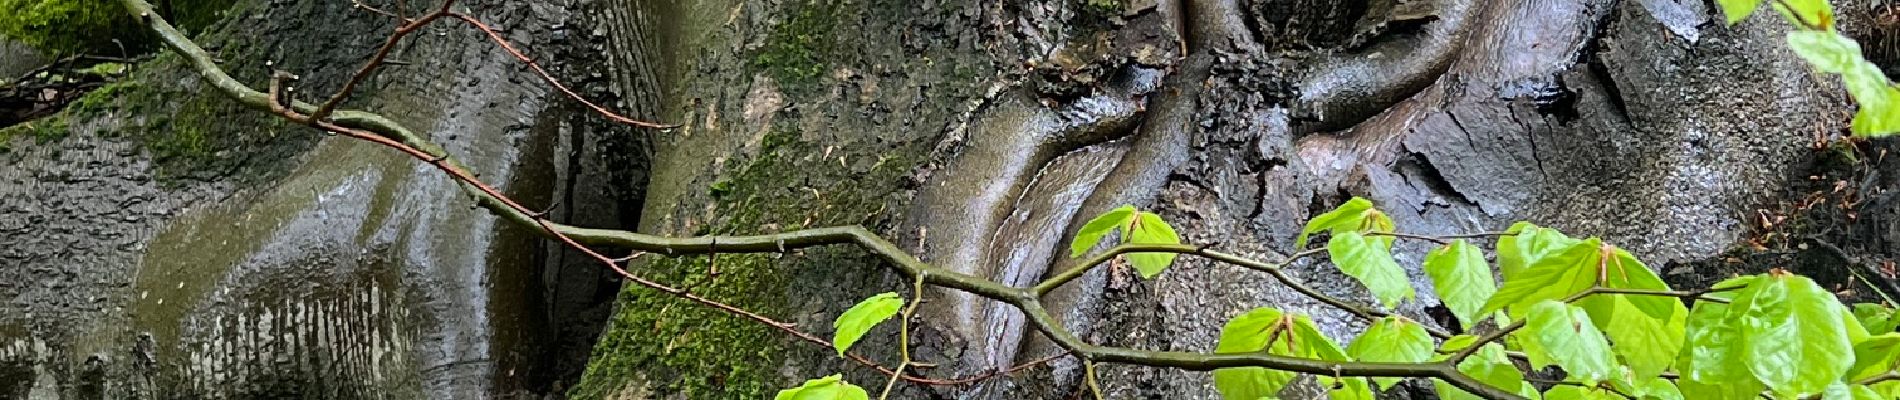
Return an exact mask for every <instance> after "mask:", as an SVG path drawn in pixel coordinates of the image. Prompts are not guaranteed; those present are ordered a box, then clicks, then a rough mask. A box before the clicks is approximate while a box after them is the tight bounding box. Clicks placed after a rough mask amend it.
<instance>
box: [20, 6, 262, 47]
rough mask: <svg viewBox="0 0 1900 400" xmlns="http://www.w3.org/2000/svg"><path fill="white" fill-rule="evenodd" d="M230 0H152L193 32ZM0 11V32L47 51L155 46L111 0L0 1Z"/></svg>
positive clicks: (219, 15) (213, 19)
mask: <svg viewBox="0 0 1900 400" xmlns="http://www.w3.org/2000/svg"><path fill="white" fill-rule="evenodd" d="M234 1H235V0H164V1H155V2H154V3H155V4H157V5H159V12H160V13H162V14H165V15H166V16H167V19H168V20H170V21H171V22H172V23H173V24H176V25H177V26H179V27H180V28H181V29H185V30H186V31H195V30H198V29H202V28H204V27H206V26H209V25H211V23H213V22H216V21H217V20H218V19H219V18H222V17H223V15H224V12H225V11H226V10H228V9H230V7H231V5H232V4H233V3H234ZM0 10H6V11H5V12H0V36H5V37H7V38H9V39H13V40H16V41H19V42H21V43H25V44H26V45H28V46H32V47H33V48H36V49H39V50H40V51H43V52H47V53H54V54H77V53H89V54H103V55H115V56H116V55H120V54H122V53H124V52H132V53H142V52H144V51H145V50H150V49H152V48H153V46H152V45H153V41H152V37H151V35H149V34H148V33H146V32H145V30H144V29H143V28H142V27H140V26H139V25H138V21H136V20H134V19H133V18H132V16H131V15H130V14H127V13H126V12H125V8H124V7H121V6H120V5H119V4H118V2H117V1H114V0H0ZM115 39H117V43H115V42H114V40H115ZM121 44H123V45H124V46H125V47H124V48H121V47H120V45H121Z"/></svg>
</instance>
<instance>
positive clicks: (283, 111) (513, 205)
mask: <svg viewBox="0 0 1900 400" xmlns="http://www.w3.org/2000/svg"><path fill="white" fill-rule="evenodd" d="M121 3H122V4H124V5H125V7H126V9H127V11H128V12H130V13H131V14H132V15H134V16H136V17H138V18H139V19H140V21H141V22H142V23H144V24H145V25H146V27H147V28H149V29H151V30H152V31H153V32H154V33H156V34H157V35H158V36H159V38H160V40H161V41H162V42H163V43H165V45H166V46H167V47H169V48H171V49H172V50H174V51H177V52H179V53H180V54H181V55H182V56H183V57H184V58H185V59H186V60H187V61H188V62H189V63H190V64H191V66H192V68H194V69H195V70H196V71H197V72H198V73H199V74H200V75H201V76H203V77H204V78H205V79H206V81H208V82H209V83H210V84H211V85H212V87H215V88H217V89H218V90H219V91H220V92H223V93H224V94H226V95H228V96H230V97H232V98H233V99H234V100H237V101H238V102H239V103H240V104H243V105H245V106H247V107H251V108H254V109H259V110H263V111H268V112H271V113H273V114H276V115H278V116H280V117H283V118H285V119H288V120H291V121H295V122H299V123H304V124H308V125H310V126H312V127H315V128H317V129H321V130H323V131H326V132H331V133H335V134H338V135H343V136H347V137H350V138H354V139H359V140H364V141H369V142H372V143H376V144H379V145H382V146H385V147H389V148H392V149H395V150H397V151H400V152H403V153H404V154H407V155H409V156H411V157H414V158H416V159H418V160H423V161H425V162H427V163H428V164H429V165H431V166H433V167H435V168H436V169H438V170H441V171H442V172H443V173H445V174H448V175H449V176H450V177H451V178H453V179H454V180H455V181H456V182H457V183H458V186H460V187H461V188H462V189H463V190H464V191H465V192H467V193H468V194H469V195H470V196H472V197H474V199H475V200H476V203H477V205H479V206H481V207H483V208H486V209H488V210H489V211H490V212H492V213H494V214H496V215H498V216H500V217H502V218H503V219H505V220H508V221H510V222H512V223H516V224H520V225H526V226H534V227H538V228H540V230H539V231H540V232H541V233H542V234H543V235H545V236H549V237H551V238H554V239H556V240H559V241H560V242H562V243H563V244H565V245H567V246H568V247H570V248H573V249H574V250H577V251H580V252H582V253H585V254H587V255H588V256H589V257H593V258H594V259H595V260H598V261H600V262H601V263H602V264H603V265H605V266H607V267H608V268H610V269H612V270H613V271H614V272H615V273H617V274H620V275H621V276H622V277H623V278H626V279H627V280H629V281H632V282H634V283H635V284H637V285H640V286H643V287H646V288H649V289H653V290H658V291H661V292H664V293H667V294H669V295H673V296H676V297H680V298H684V299H687V300H689V301H692V302H695V303H699V304H700V305H704V306H707V307H711V308H714V309H718V310H720V311H723V312H725V313H728V314H732V315H735V316H739V317H742V318H745V319H750V320H753V321H757V322H759V323H762V324H765V325H768V326H771V327H773V328H776V329H779V330H781V331H784V332H786V333H788V334H791V335H792V336H794V337H797V338H799V339H801V340H804V341H807V342H811V343H815V344H820V345H823V346H827V347H829V346H830V342H828V341H826V340H824V339H822V338H819V337H817V336H814V335H812V334H810V333H806V332H804V331H800V330H798V329H796V328H795V327H794V326H793V325H792V324H790V323H786V322H780V321H778V320H775V319H772V318H770V317H767V316H764V315H761V314H757V313H754V312H751V311H747V310H744V309H741V308H738V307H734V306H731V305H728V304H725V303H721V302H718V301H715V300H712V299H707V298H704V297H701V296H699V295H696V294H693V293H690V292H687V291H685V290H683V289H680V288H676V287H672V286H667V285H665V284H661V283H659V282H656V281H652V280H648V279H646V278H643V277H641V276H639V275H635V274H632V273H630V272H628V271H627V270H626V269H624V268H621V267H620V266H619V263H618V262H617V261H616V260H617V259H615V258H609V257H607V256H605V255H602V254H601V253H599V252H598V251H595V250H593V249H591V248H589V247H588V246H587V245H589V244H593V245H614V246H620V247H626V248H630V249H633V250H637V251H652V252H662V253H666V254H705V253H711V252H727V253H772V252H785V251H788V249H797V248H803V247H812V246H821V245H834V244H856V245H858V246H859V247H862V248H864V249H865V250H866V251H868V252H871V253H873V254H876V255H878V256H880V257H881V258H883V259H885V260H886V261H887V262H889V267H890V268H892V269H894V270H896V271H897V272H899V273H902V274H905V275H907V276H910V277H913V278H914V279H915V280H916V281H917V282H922V283H923V284H929V285H933V286H939V287H945V288H949V289H954V290H958V291H962V292H967V293H971V294H975V295H978V296H981V297H985V298H988V299H991V300H995V301H1000V302H1003V303H1006V304H1009V305H1011V306H1014V307H1015V308H1017V309H1019V310H1021V311H1022V312H1023V314H1024V315H1025V316H1027V319H1028V320H1029V321H1030V322H1031V324H1032V325H1034V326H1035V328H1036V329H1037V330H1038V331H1040V332H1042V333H1043V334H1044V335H1046V336H1048V337H1049V338H1050V339H1051V340H1053V341H1054V342H1056V343H1057V344H1058V345H1059V346H1061V347H1062V348H1064V349H1067V350H1068V351H1069V352H1071V353H1073V354H1074V355H1077V356H1079V357H1081V358H1082V359H1083V360H1084V362H1085V364H1090V363H1093V362H1097V361H1099V362H1115V363H1125V364H1134V365H1145V366H1154V367H1169V368H1179V369H1186V370H1197V371H1204V370H1212V369H1218V368H1229V367H1264V368H1270V369H1275V370H1282V371H1291V372H1301V373H1310V374H1325V375H1333V376H1393V377H1431V378H1439V379H1443V380H1445V381H1446V382H1447V383H1450V384H1451V385H1453V386H1456V387H1458V388H1460V389H1464V390H1465V391H1467V392H1471V393H1474V394H1477V395H1479V396H1481V397H1484V398H1487V399H1521V398H1522V397H1520V396H1518V395H1516V394H1514V393H1511V392H1508V391H1504V390H1502V389H1500V388H1496V387H1492V386H1489V385H1486V384H1484V383H1482V382H1479V381H1478V380H1476V379H1474V378H1472V377H1471V376H1469V375H1465V374H1464V373H1462V372H1460V371H1458V370H1457V369H1456V368H1455V367H1454V365H1455V361H1456V360H1453V361H1452V362H1436V363H1377V362H1340V361H1325V360H1317V359H1309V358H1299V357H1285V356H1277V355H1271V354H1261V353H1254V354H1209V353H1192V352H1177V351H1149V350H1138V349H1132V348H1124V347H1112V346H1099V345H1095V344H1091V343H1088V342H1086V341H1084V340H1082V339H1081V338H1079V337H1077V336H1076V335H1075V334H1074V333H1073V332H1071V331H1069V330H1068V329H1067V328H1066V327H1064V326H1063V325H1062V324H1061V323H1059V322H1058V321H1056V319H1055V317H1054V316H1053V315H1052V314H1051V313H1050V312H1049V311H1048V310H1047V309H1045V308H1044V307H1043V305H1042V302H1041V300H1040V299H1039V298H1038V297H1039V296H1038V295H1037V292H1035V291H1033V290H1031V288H1015V287H1010V286H1007V285H1004V284H1001V283H998V282H995V281H990V280H987V279H983V278H978V277H975V276H971V275H967V274H963V273H959V272H955V271H951V270H948V269H943V268H939V267H936V266H932V265H929V264H926V263H924V262H923V261H921V260H919V259H918V258H917V257H916V256H915V255H912V254H910V253H908V252H905V251H904V250H902V249H900V248H898V247H897V246H896V245H895V244H892V243H891V242H890V241H888V240H886V239H884V238H883V237H880V236H878V235H876V234H874V233H871V232H870V231H869V230H867V229H864V228H863V227H858V226H847V227H832V228H818V229H808V230H800V231H792V232H785V233H779V234H770V235H750V236H708V237H695V238H671V237H663V236H654V235H646V234H640V233H636V232H630V231H624V230H612V229H594V228H581V227H575V226H570V225H564V224H558V223H554V222H551V221H548V220H546V219H543V218H540V217H539V216H537V215H535V212H534V211H532V210H531V209H529V208H526V207H523V206H522V205H520V204H519V203H517V202H515V201H514V200H512V199H510V198H508V197H507V196H505V195H503V194H502V193H500V192H499V191H497V190H495V189H494V187H492V186H490V185H488V184H486V183H484V182H482V181H481V180H479V179H477V178H476V177H475V176H474V175H473V174H471V173H469V172H468V170H467V169H466V168H465V167H464V166H462V164H461V163H460V162H459V161H457V160H456V159H455V158H453V157H452V156H450V155H449V154H447V152H445V151H443V150H442V148H441V147H440V146H437V145H435V144H433V143H431V142H429V141H428V140H427V138H426V137H424V136H421V135H418V134H416V133H415V132H414V131H411V130H409V129H408V128H406V127H403V126H402V125H401V124H398V123H396V122H395V121H393V120H390V119H388V118H386V117H383V116H381V115H377V114H373V113H368V112H361V111H334V114H333V116H332V117H331V118H330V119H327V120H326V119H324V118H315V117H316V116H318V115H319V114H318V112H328V110H323V109H322V107H321V106H314V105H311V104H308V103H303V102H297V101H294V100H289V99H287V98H284V99H283V100H284V103H283V104H278V103H276V101H277V100H279V98H278V97H276V96H272V95H269V94H265V93H262V92H258V91H257V90H255V89H252V88H250V87H249V86H246V85H244V84H242V83H240V82H238V81H237V80H236V79H234V78H232V77H231V76H230V75H229V74H228V73H226V72H225V71H224V70H223V69H222V68H221V67H219V66H218V65H217V64H216V63H215V62H213V60H212V59H211V57H210V56H209V55H208V54H207V53H206V52H205V51H204V49H202V48H200V47H198V45H197V44H196V43H193V42H191V41H190V40H189V39H188V38H186V37H185V35H184V34H182V33H181V32H179V31H178V30H177V29H175V28H173V27H172V26H171V25H170V24H169V23H167V22H166V21H165V20H164V19H163V18H160V17H159V16H158V15H157V14H156V13H154V12H152V9H151V5H150V4H148V3H146V2H145V1H144V0H121ZM451 4H452V3H451V2H449V1H444V2H443V5H442V7H441V8H440V9H439V10H437V11H436V12H435V14H431V15H438V14H439V15H452V14H449V11H448V10H449V6H450V5H451ZM459 18H461V17H458V19H459ZM424 19H426V17H425V18H424ZM421 20H422V19H418V21H421ZM464 21H471V20H468V19H465V20H464ZM489 32H491V35H493V33H492V31H489ZM374 64H375V63H371V64H366V67H368V68H365V69H372V70H373V67H374ZM535 68H536V69H537V71H539V68H538V67H535ZM542 73H544V74H545V72H542ZM359 75H363V73H362V72H361V71H359ZM1193 250H1194V251H1195V252H1196V254H1200V255H1203V256H1206V257H1209V258H1213V259H1216V260H1220V261H1222V262H1228V263H1235V264H1238V265H1242V266H1243V267H1246V266H1258V267H1261V268H1265V269H1269V270H1271V269H1272V268H1267V266H1268V265H1270V264H1266V263H1261V262H1258V261H1252V260H1247V259H1244V258H1240V257H1236V256H1232V255H1227V254H1224V253H1217V252H1211V251H1206V250H1205V249H1193ZM1307 252H1314V250H1308V251H1303V252H1301V253H1307ZM848 357H849V358H851V359H852V360H854V361H857V362H858V363H860V364H864V365H866V366H870V367H873V368H876V369H878V370H879V371H880V372H882V373H884V374H886V375H890V376H899V377H901V378H900V379H905V380H909V381H913V382H921V383H929V382H936V381H931V380H928V379H922V378H915V377H910V376H906V375H903V374H902V373H900V371H893V370H890V369H885V368H884V367H882V366H879V365H878V364H877V363H875V362H872V361H870V360H868V359H864V358H863V357H861V356H857V355H855V354H848ZM900 368H901V367H900Z"/></svg>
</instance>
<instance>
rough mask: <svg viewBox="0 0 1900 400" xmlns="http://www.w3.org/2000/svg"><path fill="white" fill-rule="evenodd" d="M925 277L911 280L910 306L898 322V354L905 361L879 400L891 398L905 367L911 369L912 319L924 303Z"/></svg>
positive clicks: (920, 274) (898, 364) (898, 367)
mask: <svg viewBox="0 0 1900 400" xmlns="http://www.w3.org/2000/svg"><path fill="white" fill-rule="evenodd" d="M924 275H925V274H924V273H918V274H917V276H916V277H915V278H913V279H911V283H910V304H908V305H905V306H904V316H903V317H901V318H903V319H901V320H898V321H897V353H898V354H900V355H901V357H902V360H903V361H900V362H898V363H897V368H896V369H895V370H896V371H895V372H893V373H891V379H890V380H888V381H885V382H884V392H883V393H879V394H878V395H877V400H884V399H886V398H889V397H890V395H891V388H893V387H896V386H897V378H900V377H903V376H904V367H909V366H910V364H911V359H910V318H911V317H912V316H915V315H917V305H918V304H922V303H923V302H924Z"/></svg>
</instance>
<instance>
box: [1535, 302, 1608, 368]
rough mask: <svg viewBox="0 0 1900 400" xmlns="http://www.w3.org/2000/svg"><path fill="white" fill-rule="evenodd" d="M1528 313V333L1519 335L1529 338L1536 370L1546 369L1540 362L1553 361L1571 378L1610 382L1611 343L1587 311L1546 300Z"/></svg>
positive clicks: (1536, 304) (1538, 303)
mask: <svg viewBox="0 0 1900 400" xmlns="http://www.w3.org/2000/svg"><path fill="white" fill-rule="evenodd" d="M1525 314H1526V315H1525V317H1524V318H1525V321H1524V330H1521V331H1519V334H1521V335H1524V336H1526V337H1525V338H1524V339H1526V340H1524V343H1526V344H1525V346H1524V352H1525V353H1529V354H1532V356H1531V363H1532V366H1533V367H1543V366H1545V365H1540V364H1541V363H1539V361H1540V359H1542V360H1549V362H1550V363H1552V364H1555V365H1557V366H1560V367H1563V369H1564V372H1565V373H1567V374H1568V376H1569V377H1570V378H1571V379H1573V380H1579V381H1583V383H1586V384H1595V383H1596V382H1599V381H1603V380H1607V379H1610V374H1611V373H1613V372H1615V365H1616V364H1615V361H1614V360H1613V359H1612V356H1611V354H1610V342H1609V340H1608V339H1607V338H1604V337H1603V332H1601V331H1598V330H1597V327H1596V324H1594V323H1592V322H1591V321H1590V314H1589V313H1586V312H1584V311H1583V309H1580V308H1577V307H1576V306H1573V305H1570V304H1565V303H1562V302H1558V301H1556V300H1543V301H1539V302H1537V303H1534V304H1532V305H1531V306H1530V307H1529V309H1527V310H1525ZM1533 344H1535V345H1533ZM1539 354H1541V355H1542V356H1541V357H1540V356H1538V355H1539Z"/></svg>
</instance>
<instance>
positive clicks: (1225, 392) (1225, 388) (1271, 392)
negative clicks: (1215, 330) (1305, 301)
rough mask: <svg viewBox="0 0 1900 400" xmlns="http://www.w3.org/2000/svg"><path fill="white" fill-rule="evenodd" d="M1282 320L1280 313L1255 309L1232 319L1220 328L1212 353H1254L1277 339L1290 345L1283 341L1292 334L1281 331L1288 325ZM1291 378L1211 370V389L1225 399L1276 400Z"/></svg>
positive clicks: (1254, 369) (1265, 372)
mask: <svg viewBox="0 0 1900 400" xmlns="http://www.w3.org/2000/svg"><path fill="white" fill-rule="evenodd" d="M1285 317H1286V315H1285V314H1284V313H1281V312H1280V310H1278V309H1274V308H1270V307H1261V308H1255V309H1253V310H1251V311H1248V312H1247V313H1245V314H1241V315H1240V316H1238V317H1234V319H1232V320H1228V321H1227V325H1226V326H1223V327H1221V330H1220V341H1219V342H1217V343H1216V344H1215V347H1214V352H1215V353H1221V354H1232V353H1256V352H1260V351H1262V350H1266V349H1267V345H1268V344H1270V341H1272V340H1274V339H1276V338H1277V339H1280V342H1281V343H1290V342H1291V341H1290V340H1286V339H1287V338H1286V337H1283V336H1284V335H1291V334H1292V333H1291V332H1287V329H1284V328H1285V327H1286V326H1287V325H1289V323H1288V321H1286V318H1285ZM1294 376H1295V375H1294V374H1293V373H1292V372H1286V371H1275V370H1270V369H1266V368H1260V367H1243V368H1221V369H1217V370H1214V388H1215V389H1218V390H1220V393H1221V397H1222V398H1226V399H1249V400H1252V399H1260V398H1277V397H1278V396H1279V394H1280V389H1284V388H1286V385H1287V383H1289V382H1292V381H1293V378H1294Z"/></svg>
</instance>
